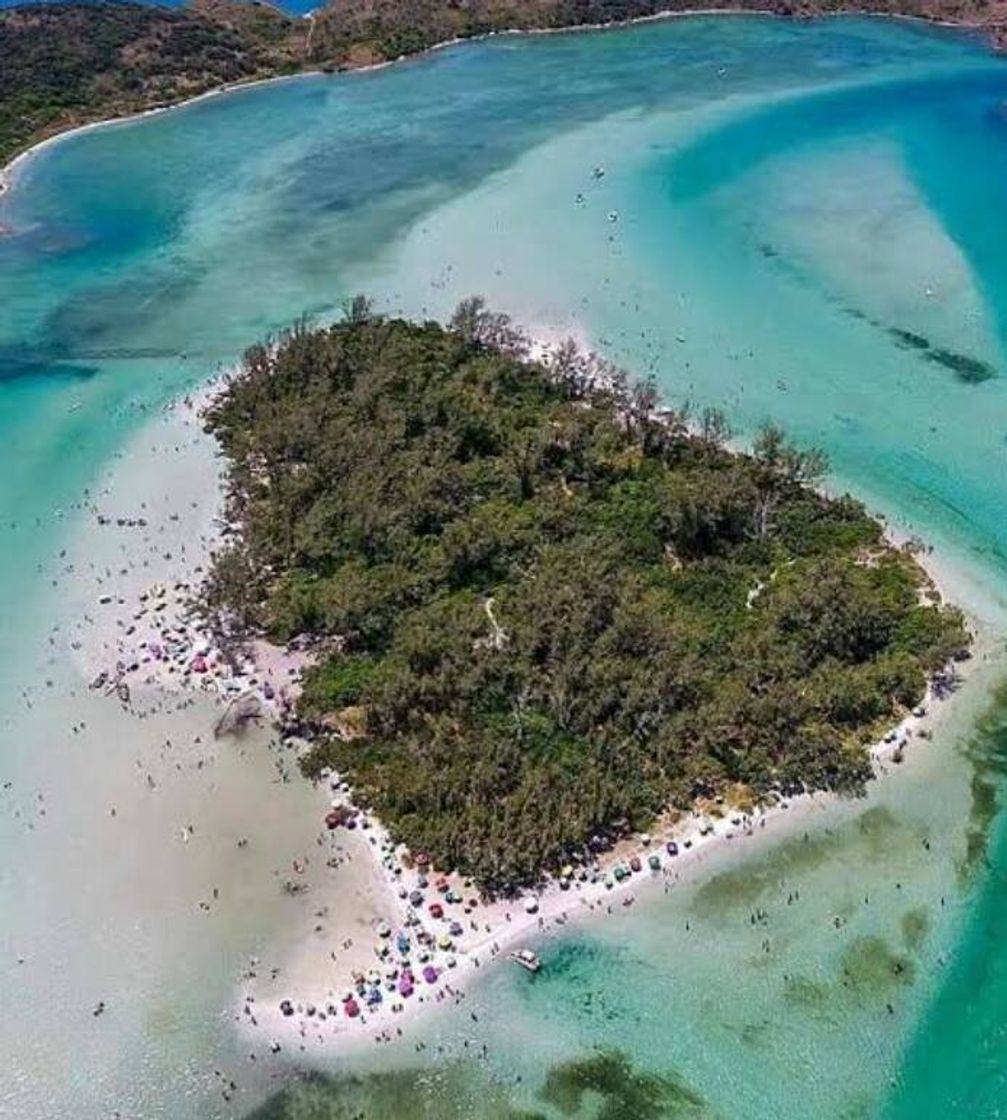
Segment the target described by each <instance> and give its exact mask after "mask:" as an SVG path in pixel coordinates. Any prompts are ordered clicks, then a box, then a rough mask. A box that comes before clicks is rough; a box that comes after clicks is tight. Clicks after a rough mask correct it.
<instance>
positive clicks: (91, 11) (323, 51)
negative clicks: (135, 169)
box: [0, 0, 1007, 373]
mask: <svg viewBox="0 0 1007 1120" xmlns="http://www.w3.org/2000/svg"><path fill="white" fill-rule="evenodd" d="M696 7H700V8H717V7H728V8H731V9H739V8H740V9H744V8H751V9H753V10H759V11H774V12H778V13H779V14H780V15H788V16H794V15H796V16H811V15H817V14H822V13H827V12H839V11H869V12H898V13H904V14H908V15H914V16H919V17H921V18H931V19H940V20H948V21H952V22H961V23H966V22H969V23H975V24H977V25H980V26H982V27H985V28H986V29H987V31H988V33H989V35H990V38H991V39H992V41H993V42H994V43H997V44H1002V43H1003V41H1004V38H1005V32H1004V26H1005V24H1007V0H713V2H712V3H711V2H709V0H704V2H703V3H702V4H699V5H697V4H696V3H695V0H330V2H329V3H326V4H324V5H321V6H320V7H319V8H318V10H317V11H316V12H315V13H313V14H312V15H311V16H310V17H309V18H308V19H307V20H305V19H301V18H299V17H294V16H289V15H286V14H284V13H283V12H282V11H280V10H279V9H278V8H275V7H272V6H271V5H270V4H268V3H264V2H262V0H189V3H188V5H187V6H186V7H184V8H182V9H165V8H159V7H153V6H150V5H149V4H139V3H132V2H129V0H124V2H121V3H120V2H112V0H95V2H93V3H86V2H79V0H77V2H74V3H46V4H31V5H26V6H24V7H20V8H11V9H5V10H0V162H3V161H5V160H7V159H9V158H10V157H11V156H13V155H15V154H16V153H17V152H18V151H19V150H21V149H22V148H25V147H28V146H29V145H31V144H33V143H35V142H36V141H38V140H40V139H42V138H44V137H45V136H48V135H51V134H53V133H56V132H59V131H61V130H63V129H66V128H70V127H73V126H74V125H78V124H83V123H86V122H89V121H95V120H102V119H105V118H107V117H114V116H122V115H124V114H127V113H134V112H137V111H139V110H142V109H149V108H152V107H154V106H160V105H166V104H170V103H173V102H177V101H181V100H183V99H185V98H187V97H192V96H193V95H195V94H197V93H202V92H204V91H206V90H209V89H213V88H216V87H218V86H221V85H224V84H227V83H230V82H238V81H247V80H250V79H253V78H263V77H270V76H274V75H279V74H286V73H292V72H294V71H297V70H304V69H309V70H311V69H322V70H335V69H344V68H350V67H356V66H364V65H369V64H372V63H378V62H386V61H389V60H391V59H395V58H399V57H401V56H402V55H409V54H415V53H417V52H418V51H422V50H426V49H428V48H430V47H432V46H434V45H435V44H438V43H443V42H446V41H448V40H451V39H456V38H470V37H472V36H476V35H486V34H490V33H493V32H499V31H504V30H509V29H514V28H524V29H528V30H558V29H561V28H565V27H578V26H584V25H591V24H607V23H618V22H623V21H626V20H632V19H639V18H643V17H647V16H653V15H655V14H657V13H659V12H667V11H687V10H689V9H690V8H696ZM951 357H954V355H951ZM933 360H936V361H942V360H943V359H942V358H940V357H939V356H935V357H934V359H933ZM968 372H969V371H966V373H968ZM973 372H974V371H973Z"/></svg>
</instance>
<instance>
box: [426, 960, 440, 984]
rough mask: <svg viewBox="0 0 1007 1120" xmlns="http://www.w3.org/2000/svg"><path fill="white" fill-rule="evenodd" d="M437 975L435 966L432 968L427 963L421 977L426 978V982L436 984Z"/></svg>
mask: <svg viewBox="0 0 1007 1120" xmlns="http://www.w3.org/2000/svg"><path fill="white" fill-rule="evenodd" d="M439 975H440V973H439V972H438V971H437V969H436V968H434V966H433V965H432V964H428V965H427V966H426V967H425V968H424V969H423V979H424V980H426V982H427V983H428V984H436V983H437V977H438V976H439Z"/></svg>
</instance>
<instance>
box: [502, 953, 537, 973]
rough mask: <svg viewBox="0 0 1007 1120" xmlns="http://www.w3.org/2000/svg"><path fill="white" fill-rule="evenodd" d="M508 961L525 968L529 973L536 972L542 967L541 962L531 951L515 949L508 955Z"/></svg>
mask: <svg viewBox="0 0 1007 1120" xmlns="http://www.w3.org/2000/svg"><path fill="white" fill-rule="evenodd" d="M508 959H509V960H512V961H513V962H514V963H515V964H519V965H520V966H521V967H522V968H526V969H527V970H528V971H529V972H538V970H539V969H540V968H541V967H542V962H541V961H540V960H539V959H538V957H537V956H536V955H535V954H534V953H533V952H532V951H531V949H515V950H514V952H512V953H510V954H509V955H508Z"/></svg>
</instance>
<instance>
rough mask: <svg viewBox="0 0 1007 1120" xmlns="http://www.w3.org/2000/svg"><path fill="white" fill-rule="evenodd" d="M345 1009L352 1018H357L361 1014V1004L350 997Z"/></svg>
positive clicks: (344, 1006)
mask: <svg viewBox="0 0 1007 1120" xmlns="http://www.w3.org/2000/svg"><path fill="white" fill-rule="evenodd" d="M343 1009H344V1010H345V1012H346V1014H347V1015H348V1016H349V1017H350V1018H351V1019H355V1018H356V1017H357V1016H358V1015H359V1014H360V1004H359V1003H357V1001H356V1000H355V999H348V1000H347V1001H346V1003H345V1004H344V1005H343Z"/></svg>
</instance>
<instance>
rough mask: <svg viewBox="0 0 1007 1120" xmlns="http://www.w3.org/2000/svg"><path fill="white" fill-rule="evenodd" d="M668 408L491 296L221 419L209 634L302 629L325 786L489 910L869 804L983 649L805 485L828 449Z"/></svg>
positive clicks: (228, 406)
mask: <svg viewBox="0 0 1007 1120" xmlns="http://www.w3.org/2000/svg"><path fill="white" fill-rule="evenodd" d="M656 405H657V400H656V393H655V391H654V387H653V385H649V384H643V385H638V384H633V383H631V382H630V381H629V379H628V378H627V377H626V376H625V375H624V374H622V373H621V372H620V371H618V370H615V369H613V368H612V367H610V366H608V365H607V364H606V363H604V362H602V361H599V360H597V359H595V358H593V357H590V356H585V355H583V354H581V353H579V352H578V351H577V349H576V347H574V346H573V345H572V344H568V345H566V346H564V347H560V348H559V350H558V351H557V352H556V353H555V354H554V355H553V356H552V358H550V359H549V360H548V361H545V362H543V361H535V360H532V359H531V358H529V357H528V356H527V346H526V344H525V342H524V340H523V339H522V338H521V336H520V334H519V333H518V332H516V331H515V330H514V329H513V327H512V325H511V324H510V323H509V321H508V320H506V318H505V317H503V316H499V315H493V314H491V313H490V312H488V311H487V310H486V309H485V308H484V307H483V306H482V303H481V301H478V300H476V301H467V302H466V304H464V305H463V306H462V307H460V308H459V311H458V313H457V314H456V316H455V318H454V320H453V321H452V323H451V324H450V325H449V327H448V328H445V327H442V326H440V325H438V324H436V323H432V322H427V323H412V322H406V321H403V320H399V319H385V318H381V317H377V316H374V315H373V314H372V313H371V312H370V309H369V308H368V307H367V306H366V304H364V303H361V302H357V303H356V304H355V305H354V306H353V307H352V309H350V312H349V313H348V314H347V316H346V318H345V320H344V321H343V322H341V323H338V324H336V325H334V326H332V327H329V328H327V329H319V330H312V329H309V328H308V327H307V326H299V327H297V328H296V329H294V330H292V331H291V332H290V333H289V334H287V335H286V336H284V337H283V338H282V339H281V340H280V341H279V342H278V343H277V344H275V345H268V344H263V345H258V346H254V347H252V348H251V349H250V350H249V351H248V352H247V354H246V356H245V361H244V365H243V367H242V369H241V371H240V373H238V374H237V375H235V376H234V377H233V378H232V379H231V380H230V381H229V382H228V384H227V386H226V388H225V389H224V391H223V392H222V394H221V395H220V396H219V398H218V399H217V400H216V402H215V403H214V404H213V405H212V406H211V408H210V409H209V411H208V414H207V426H208V429H209V430H210V431H211V432H212V433H213V434H214V435H215V436H216V437H217V439H218V440H219V442H220V444H221V446H222V448H223V450H224V452H225V453H226V456H227V460H228V463H229V487H228V504H229V513H230V516H231V519H232V521H233V522H234V524H235V527H236V531H235V534H234V536H233V537H232V538H231V542H230V543H229V544H228V545H227V546H226V547H225V548H224V549H223V550H222V551H221V552H220V554H219V555H218V556H217V557H216V560H215V564H214V568H213V572H212V574H211V577H210V579H209V581H208V583H207V586H206V589H205V598H206V607H207V610H208V612H209V613H210V614H211V615H212V616H213V617H214V618H215V619H216V620H217V622H218V625H220V626H221V627H222V628H223V629H224V630H226V631H228V632H229V634H230V637H231V640H236V639H240V638H241V637H242V636H243V635H245V634H248V633H253V632H254V633H265V634H266V635H268V636H269V637H271V638H272V639H273V640H275V641H278V642H283V641H286V640H288V639H291V638H293V637H294V636H299V635H306V636H307V637H308V638H309V640H310V641H311V642H313V643H314V644H315V646H316V649H317V654H318V656H317V660H316V664H315V665H314V667H313V668H312V669H311V670H310V671H309V673H308V675H307V678H306V682H305V687H304V692H303V695H302V697H301V699H300V714H301V715H302V717H303V718H304V719H305V720H306V721H308V722H309V723H310V724H311V725H312V726H314V728H315V729H316V732H317V740H316V746H315V747H314V750H313V751H312V753H311V756H310V757H309V759H308V762H307V768H308V770H309V772H312V773H316V772H317V771H318V770H319V769H320V768H321V767H323V766H325V765H330V766H333V767H334V768H336V769H337V770H338V771H340V772H341V773H343V774H345V775H346V776H347V778H348V779H349V780H350V781H351V782H353V784H354V786H355V788H356V790H357V792H358V795H359V796H360V797H361V798H362V799H364V800H365V801H366V802H367V803H369V804H370V805H371V806H372V807H373V808H374V809H375V810H376V811H377V812H378V813H379V815H380V816H381V818H382V819H383V821H384V822H385V823H386V824H387V825H388V826H389V828H390V829H391V831H392V833H393V834H394V835H396V836H397V837H398V838H399V839H401V840H403V841H405V842H406V843H408V844H410V845H411V846H413V847H417V848H424V849H426V850H428V851H429V852H430V853H431V854H432V855H433V857H434V858H435V860H436V861H437V862H438V864H440V865H442V866H446V867H457V868H459V869H461V870H463V871H465V872H468V873H470V874H472V875H473V876H475V877H477V878H478V879H479V880H480V881H481V882H482V883H483V884H484V885H485V886H487V887H490V888H494V889H500V888H506V887H509V886H513V885H515V884H518V883H520V882H523V881H527V880H529V879H531V878H533V877H534V876H535V875H536V874H537V873H538V872H539V871H540V870H541V869H542V868H543V867H545V866H550V865H555V864H556V863H557V862H559V861H564V860H565V858H566V856H567V853H569V852H570V851H572V850H576V849H577V848H578V847H579V846H580V845H582V844H583V843H584V842H585V840H587V838H589V837H590V836H591V835H592V834H594V833H595V832H597V831H599V830H603V829H611V828H613V827H615V828H618V827H645V826H646V825H648V824H649V823H650V822H651V821H652V820H653V819H654V817H655V816H656V815H657V814H658V813H659V812H661V811H662V809H664V808H665V807H667V806H669V805H680V806H687V805H689V804H691V803H692V802H693V801H694V799H695V798H696V797H697V796H700V795H709V794H712V793H715V792H717V791H719V790H721V789H723V788H725V787H727V786H728V785H732V784H736V783H743V784H744V785H745V786H747V787H749V788H750V789H751V791H752V793H753V795H754V796H756V797H760V796H765V795H767V794H769V793H770V791H772V790H774V789H780V788H781V787H782V788H788V787H790V786H801V787H805V788H813V789H837V790H843V791H855V790H858V789H859V788H860V787H861V786H862V784H863V783H864V782H865V781H866V780H867V778H868V777H869V775H870V765H869V759H868V753H867V751H866V749H865V745H864V744H865V742H866V741H867V740H869V739H870V738H871V737H873V736H876V735H877V733H878V730H879V729H880V728H881V727H883V726H884V725H885V724H886V723H889V722H891V721H892V720H893V719H894V718H895V717H896V715H897V714H899V713H900V712H901V711H902V710H903V709H904V708H905V707H906V706H909V705H912V704H915V703H917V702H918V701H919V699H920V698H921V696H922V694H923V692H924V689H925V684H926V678H927V675H928V673H930V672H932V671H933V670H935V669H937V668H938V667H939V666H941V665H942V664H944V663H945V662H946V661H947V660H948V658H949V657H951V656H952V655H953V654H954V653H955V652H956V651H958V650H960V649H961V648H962V647H963V646H965V645H967V642H968V638H967V635H966V632H965V629H964V626H963V621H962V618H961V615H960V614H959V612H958V611H956V610H954V609H951V608H948V607H945V606H942V605H939V604H938V603H935V602H934V601H932V600H931V599H928V598H927V597H926V596H924V595H921V589H922V588H923V587H924V584H925V576H924V575H923V573H922V571H921V569H920V568H919V567H918V565H917V564H916V562H915V561H914V560H913V559H912V558H911V557H910V556H909V555H907V554H905V553H902V552H898V551H895V550H893V549H891V548H889V547H887V546H886V545H885V544H884V543H883V540H882V534H881V528H880V526H879V524H878V523H877V522H876V521H875V520H874V519H872V518H871V517H869V516H868V515H867V514H866V513H865V511H864V509H863V508H862V507H861V505H860V504H859V503H857V502H856V501H854V500H852V499H851V498H849V497H842V498H828V497H825V496H823V495H822V494H820V493H818V492H816V491H815V490H814V489H813V488H812V486H811V484H812V483H814V482H815V481H817V479H818V478H819V477H820V475H821V474H822V472H823V471H824V470H825V467H826V463H825V461H824V457H823V456H821V455H820V454H818V453H815V452H801V451H798V450H796V449H795V448H793V447H791V446H790V445H789V444H788V442H787V441H786V439H785V438H784V437H783V435H782V433H780V432H779V431H777V430H776V429H773V428H766V429H765V430H764V431H763V432H762V433H761V434H760V436H759V438H758V439H757V440H756V441H755V443H754V445H753V450H752V452H751V454H736V453H733V452H731V451H729V450H727V449H726V448H725V439H726V436H727V434H728V433H727V427H726V424H725V422H724V420H723V417H721V416H720V415H719V414H716V413H707V414H705V415H704V416H702V417H699V418H697V419H696V421H695V422H694V423H690V422H689V418H688V417H687V416H685V415H683V414H682V413H679V412H675V411H672V410H668V409H659V408H657V407H656ZM349 716H352V719H350V718H348V717H349ZM334 717H335V718H334ZM337 725H338V726H339V727H340V728H341V729H342V730H341V732H340V733H335V732H332V731H329V730H326V729H327V728H331V727H333V726H337ZM348 727H352V728H353V733H350V732H349V731H348V730H347V728H348Z"/></svg>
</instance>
